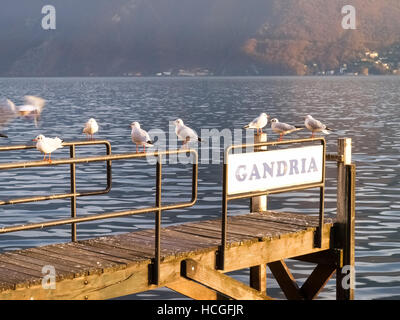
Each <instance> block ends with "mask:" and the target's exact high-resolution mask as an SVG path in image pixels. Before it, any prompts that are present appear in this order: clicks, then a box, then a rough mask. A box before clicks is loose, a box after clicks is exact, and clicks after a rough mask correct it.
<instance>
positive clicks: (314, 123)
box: [304, 115, 332, 138]
mask: <svg viewBox="0 0 400 320" xmlns="http://www.w3.org/2000/svg"><path fill="white" fill-rule="evenodd" d="M304 125H305V126H306V128H307V129H308V130H310V131H311V132H312V136H311V138H314V134H315V132H322V133H325V134H330V132H329V131H332V129H330V128H328V127H327V126H326V125H324V124H323V123H322V122H320V121H318V120H316V119H314V118H313V117H312V116H310V115H307V116H306V117H305V119H304Z"/></svg>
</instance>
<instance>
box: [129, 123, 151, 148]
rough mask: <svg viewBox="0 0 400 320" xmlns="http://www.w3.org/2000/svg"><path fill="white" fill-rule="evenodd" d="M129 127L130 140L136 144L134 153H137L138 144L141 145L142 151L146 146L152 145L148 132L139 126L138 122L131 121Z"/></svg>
mask: <svg viewBox="0 0 400 320" xmlns="http://www.w3.org/2000/svg"><path fill="white" fill-rule="evenodd" d="M131 128H132V131H131V137H132V142H133V143H135V144H136V153H138V146H143V152H146V147H153V146H154V144H153V142H152V141H151V138H150V136H149V134H148V133H147V132H146V131H145V130H143V129H142V128H140V124H139V122H136V121H135V122H132V123H131Z"/></svg>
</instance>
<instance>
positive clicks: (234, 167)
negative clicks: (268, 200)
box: [228, 145, 324, 195]
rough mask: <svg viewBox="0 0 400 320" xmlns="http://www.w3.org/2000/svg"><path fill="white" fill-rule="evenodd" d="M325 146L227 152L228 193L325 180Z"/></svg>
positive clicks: (271, 188) (263, 189)
mask: <svg viewBox="0 0 400 320" xmlns="http://www.w3.org/2000/svg"><path fill="white" fill-rule="evenodd" d="M323 163H324V162H323V146H322V145H319V146H308V147H301V148H291V149H283V150H273V151H261V152H251V153H242V154H230V155H228V194H229V195H233V194H240V193H246V192H254V191H268V190H273V189H278V188H283V187H291V186H297V185H303V184H309V183H318V182H322V179H323V178H322V172H323V170H322V169H323V168H322V166H323Z"/></svg>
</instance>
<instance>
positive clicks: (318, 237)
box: [218, 137, 326, 270]
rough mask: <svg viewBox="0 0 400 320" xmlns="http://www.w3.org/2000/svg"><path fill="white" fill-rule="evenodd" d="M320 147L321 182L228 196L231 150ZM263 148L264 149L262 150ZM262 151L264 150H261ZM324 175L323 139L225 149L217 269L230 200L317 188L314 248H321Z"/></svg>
mask: <svg viewBox="0 0 400 320" xmlns="http://www.w3.org/2000/svg"><path fill="white" fill-rule="evenodd" d="M318 143H319V144H320V145H322V181H319V182H313V183H306V184H301V185H296V186H286V187H280V188H275V189H270V190H264V191H250V192H242V193H237V194H228V165H229V163H228V161H229V155H230V153H231V151H232V150H235V149H241V150H243V148H246V150H248V148H253V149H254V150H253V151H251V152H246V153H254V152H257V150H259V151H261V152H268V151H265V147H268V146H280V145H295V144H297V145H299V144H301V145H305V144H306V145H317V144H318ZM263 147H264V148H263ZM263 149H264V150H263ZM325 174H326V141H325V138H323V137H318V138H307V139H295V140H284V141H273V142H261V143H252V144H239V145H231V146H229V147H227V148H226V150H225V154H224V167H223V185H222V217H221V220H222V221H221V225H222V228H221V229H222V234H221V247H220V255H219V266H218V267H219V269H220V270H224V260H225V258H224V257H225V249H226V245H227V222H228V202H229V201H231V200H237V199H246V198H253V197H259V196H265V195H270V194H277V193H284V192H290V191H296V190H304V189H311V188H319V189H320V197H319V223H318V228H317V233H316V237H315V247H318V248H321V246H322V240H323V239H322V228H323V225H324V202H325Z"/></svg>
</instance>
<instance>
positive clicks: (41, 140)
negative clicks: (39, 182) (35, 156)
mask: <svg viewBox="0 0 400 320" xmlns="http://www.w3.org/2000/svg"><path fill="white" fill-rule="evenodd" d="M33 141H36V149H38V150H39V151H40V152H41V153H44V158H43V161H44V160H45V159H46V155H47V154H48V155H49V162H50V163H51V153H52V152H53V151H55V150H57V149H59V148H62V147H63V145H62V143H63V141H62V140H61V139H60V138H57V137H56V138H46V137H45V136H44V135H42V134H40V135H38V136H37V137H36V138H35V139H33Z"/></svg>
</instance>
